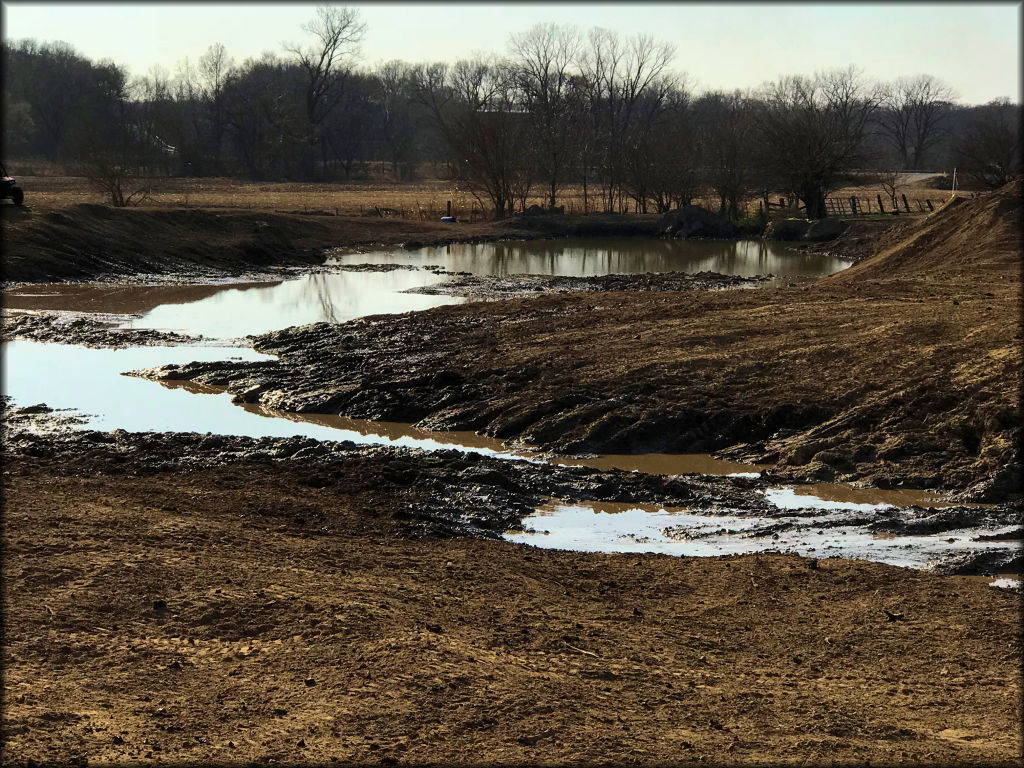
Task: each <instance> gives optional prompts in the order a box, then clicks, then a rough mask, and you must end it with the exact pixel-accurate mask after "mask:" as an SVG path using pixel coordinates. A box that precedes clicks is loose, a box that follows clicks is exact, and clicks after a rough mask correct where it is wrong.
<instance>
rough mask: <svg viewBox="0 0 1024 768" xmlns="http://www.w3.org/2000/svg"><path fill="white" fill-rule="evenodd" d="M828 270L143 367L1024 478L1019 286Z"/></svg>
mask: <svg viewBox="0 0 1024 768" xmlns="http://www.w3.org/2000/svg"><path fill="white" fill-rule="evenodd" d="M840 274H842V273H840ZM1010 278H1012V276H1010ZM831 279H832V278H828V279H826V280H823V281H819V282H818V283H816V284H814V285H813V286H810V287H808V286H804V287H803V288H795V289H793V288H781V289H761V290H757V291H730V292H726V293H720V292H699V291H679V292H666V291H649V292H643V291H641V292H637V291H632V292H625V291H622V292H617V291H608V292H602V293H600V294H597V293H571V294H561V295H559V294H553V295H541V296H537V297H534V298H530V299H513V300H509V301H505V302H500V303H491V304H489V305H488V306H487V308H486V310H485V311H482V310H481V309H480V308H478V307H477V306H473V305H461V306H453V307H442V308H438V309H434V310H430V311H427V312H420V313H412V314H407V315H401V316H389V317H384V316H378V317H371V318H363V319H360V320H355V321H352V322H349V323H345V324H341V325H330V324H325V323H320V324H314V325H309V326H304V327H300V328H291V329H285V330H283V331H278V332H273V333H269V334H265V335H262V336H258V337H255V338H253V339H252V342H253V343H254V345H255V348H256V349H257V350H259V351H262V352H266V353H271V354H274V355H277V356H278V359H277V360H275V361H272V362H267V363H260V364H233V363H225V364H223V365H218V364H202V365H196V366H187V365H186V366H170V367H167V368H163V369H159V368H158V369H152V370H148V371H142V372H140V374H139V375H143V376H147V377H151V378H154V379H157V380H160V379H188V380H195V381H198V382H201V383H206V384H214V385H219V386H226V387H228V390H229V391H230V392H232V393H233V395H234V396H235V398H236V400H237V401H238V402H248V403H259V404H262V405H266V406H268V407H272V408H275V409H280V410H289V411H296V412H300V413H306V412H315V413H333V414H342V415H346V416H350V417H356V418H369V419H379V420H385V421H401V422H407V423H414V424H417V425H418V426H421V427H425V428H430V429H455V430H474V431H481V432H483V433H485V434H488V435H491V436H494V437H498V438H502V439H510V440H512V441H513V442H514V441H516V440H520V441H523V442H526V443H529V444H532V445H536V446H539V447H541V448H543V449H549V450H553V451H556V452H558V453H562V454H572V453H580V452H590V453H711V452H715V451H720V452H722V454H721V456H722V458H728V459H734V460H739V461H746V462H748V463H768V464H772V465H773V468H774V471H775V472H776V473H777V475H778V477H779V478H780V479H785V480H788V481H790V482H832V481H839V482H851V481H866V482H870V483H871V484H873V485H875V486H877V487H880V488H924V489H934V490H958V491H960V490H962V491H965V495H964V496H963V497H962V500H964V501H998V500H1000V499H1002V498H1007V497H1009V496H1012V495H1014V494H1017V493H1019V492H1020V476H1019V470H1018V468H1017V466H1016V465H1015V464H1013V459H1014V448H1013V445H1014V440H1015V437H1014V436H1015V434H1017V430H1018V422H1017V420H1016V416H1015V414H1016V402H1017V397H1016V385H1015V382H1016V371H1018V370H1019V366H1020V349H1019V339H1018V338H1017V334H1019V331H1018V329H1017V316H1018V314H1019V310H1020V299H1019V295H1018V293H1017V291H1016V282H1015V281H1013V280H1012V279H1008V280H1007V281H1005V282H1004V283H1003V284H1002V285H995V286H993V285H989V284H986V285H985V286H984V287H985V288H993V289H994V290H992V291H985V290H982V289H981V287H980V286H976V285H971V284H956V285H947V284H938V283H930V282H925V283H923V284H914V283H912V282H907V281H901V282H899V283H898V284H892V283H888V282H886V281H874V282H867V281H866V282H865V283H864V284H862V285H859V286H857V287H856V289H855V290H849V289H840V288H838V287H833V286H831V285H829V281H830V280H831ZM986 294H991V295H986ZM954 302H955V303H954ZM880 349H884V350H885V351H886V354H885V355H884V357H879V355H878V352H879V350H880ZM836 360H841V361H843V364H842V365H840V366H836V365H834V364H833V363H834V361H836ZM957 366H960V368H959V369H958V370H960V372H961V373H960V374H959V375H958V376H956V377H950V376H949V374H948V372H949V371H950V370H952V369H953V368H956V367H957ZM726 449H728V450H726Z"/></svg>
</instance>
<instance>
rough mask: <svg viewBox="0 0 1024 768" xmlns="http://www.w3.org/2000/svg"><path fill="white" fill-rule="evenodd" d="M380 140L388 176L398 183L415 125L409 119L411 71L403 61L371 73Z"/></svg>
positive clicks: (405, 171) (407, 161) (410, 149)
mask: <svg viewBox="0 0 1024 768" xmlns="http://www.w3.org/2000/svg"><path fill="white" fill-rule="evenodd" d="M375 75H376V78H377V90H376V93H375V94H374V98H375V101H376V105H377V114H378V126H379V129H380V137H381V140H382V143H383V144H384V146H385V149H386V151H387V154H388V159H389V161H390V163H391V174H392V176H393V177H394V179H395V180H396V181H402V180H403V179H404V178H406V177H407V176H408V175H409V174H408V166H409V164H410V160H411V158H412V152H413V149H414V147H415V144H416V125H415V123H414V121H413V116H412V99H413V93H412V88H413V68H412V67H411V66H410V65H408V64H406V63H405V62H404V61H398V60H397V59H396V60H394V61H389V62H386V63H384V64H381V65H380V67H378V68H377V71H376V72H375Z"/></svg>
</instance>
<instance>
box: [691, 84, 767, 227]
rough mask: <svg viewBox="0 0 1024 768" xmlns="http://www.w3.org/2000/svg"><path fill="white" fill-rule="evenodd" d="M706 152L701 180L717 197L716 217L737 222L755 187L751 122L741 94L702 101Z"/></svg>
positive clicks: (717, 94) (748, 105)
mask: <svg viewBox="0 0 1024 768" xmlns="http://www.w3.org/2000/svg"><path fill="white" fill-rule="evenodd" d="M698 109H699V111H700V114H701V117H702V128H703V138H704V141H703V146H704V148H705V159H706V163H705V172H704V178H705V180H706V181H707V183H708V185H709V186H710V188H711V189H713V190H714V191H715V193H716V194H717V195H718V200H719V213H720V214H722V215H723V216H728V217H729V218H730V219H732V220H734V221H735V220H737V219H739V218H740V208H741V203H742V202H743V201H744V200H745V199H746V196H747V193H748V192H749V191H750V190H751V189H752V187H753V185H754V173H753V172H754V165H755V164H754V162H753V152H752V150H753V137H754V122H753V119H752V107H751V103H750V101H749V100H748V99H747V98H746V97H744V96H743V95H742V94H740V93H738V92H735V93H722V92H714V91H713V92H711V93H707V94H705V95H704V96H702V97H701V99H700V101H699V103H698Z"/></svg>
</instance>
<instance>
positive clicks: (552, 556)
mask: <svg viewBox="0 0 1024 768" xmlns="http://www.w3.org/2000/svg"><path fill="white" fill-rule="evenodd" d="M32 410H35V411H36V412H35V413H32V412H30V411H32ZM53 416H54V415H53V414H47V413H46V412H45V409H44V408H37V409H19V410H17V411H16V412H13V413H9V414H6V418H5V419H4V423H5V425H6V428H7V429H8V433H7V436H6V437H5V440H4V441H3V446H4V451H5V454H4V456H3V459H4V462H3V469H4V475H3V480H4V512H5V520H4V549H5V558H4V568H3V572H2V577H3V586H4V589H3V608H4V618H5V621H4V629H3V643H4V646H3V647H4V682H5V692H4V755H5V762H9V763H11V764H28V763H29V761H35V762H37V763H43V762H46V763H50V762H53V763H60V764H68V763H74V764H83V763H85V762H93V763H115V762H131V763H144V764H150V763H155V762H157V761H160V762H170V763H173V764H180V763H185V762H202V763H209V762H218V763H229V762H230V763H233V762H244V763H256V762H270V761H282V762H290V763H294V762H302V763H310V764H326V763H330V762H332V761H335V762H340V763H349V764H351V763H356V764H396V763H408V764H417V765H418V764H441V763H444V764H452V763H458V764H479V763H480V762H482V761H485V762H488V763H503V764H510V763H517V764H522V763H538V762H557V763H569V762H579V761H581V760H582V761H586V762H587V763H594V764H609V765H612V764H614V765H618V764H623V763H627V762H629V763H641V764H652V765H666V764H681V763H688V762H710V763H712V764H723V763H729V764H763V763H764V761H765V760H768V759H771V760H777V761H783V762H785V761H800V762H805V763H812V764H819V763H822V762H825V761H835V760H837V759H838V760H841V761H843V762H857V763H862V762H867V761H869V760H870V761H871V762H873V763H900V764H908V763H909V764H921V765H934V764H944V765H980V764H984V765H1012V764H1013V763H1014V761H1015V760H1016V758H1017V755H1018V751H1019V745H1020V699H1019V694H1020V672H1019V648H1020V623H1019V596H1017V595H1016V594H1013V593H1010V592H1006V591H1004V590H997V589H991V588H990V587H989V586H988V584H987V582H984V581H981V580H978V579H976V578H973V577H945V576H938V575H934V574H928V573H923V572H918V571H909V570H907V569H902V568H894V567H891V566H885V565H880V564H876V563H865V562H856V561H848V560H838V559H824V560H808V559H806V558H802V557H798V556H795V555H780V554H761V555H747V556H742V557H704V558H692V557H683V558H678V557H665V556H659V555H645V554H625V555H603V554H588V553H579V552H559V551H549V550H543V549H537V548H526V547H523V546H521V545H514V544H511V543H508V542H503V541H497V540H494V535H495V534H496V531H495V530H493V529H491V528H489V527H487V526H485V525H481V524H480V521H477V520H474V519H473V516H474V515H476V516H477V517H479V518H480V520H482V521H490V522H501V523H502V524H503V523H504V520H505V517H504V516H507V515H508V514H509V512H508V510H509V509H512V510H515V509H516V505H518V504H521V503H523V502H528V501H532V500H533V499H534V498H535V496H536V495H540V493H541V492H550V491H560V492H561V491H565V492H566V493H570V494H571V493H577V494H578V495H580V496H595V497H602V498H605V497H623V496H624V495H626V494H628V495H632V496H634V497H646V496H659V495H660V496H664V497H666V498H668V497H670V496H671V495H673V494H675V495H679V496H681V495H683V493H684V492H685V493H687V494H691V493H692V494H696V495H697V496H701V497H704V498H705V499H706V500H707V501H708V502H709V503H710V504H712V505H713V504H714V503H716V500H717V499H722V498H726V497H728V498H729V503H730V504H737V503H738V504H740V505H742V504H743V503H744V501H743V500H744V499H746V500H749V499H750V498H751V493H752V492H754V491H753V489H755V487H756V486H757V485H758V483H757V481H753V480H751V479H742V478H741V479H731V480H721V481H716V482H714V483H712V484H703V483H697V484H693V483H691V482H690V479H688V478H676V479H669V478H650V477H643V478H641V477H636V476H635V475H634V474H633V473H601V472H591V471H584V470H579V469H572V470H553V469H552V468H550V467H546V466H543V465H540V466H532V465H527V464H525V463H523V464H519V463H512V462H505V463H504V464H502V465H501V466H498V465H496V464H494V463H492V462H489V461H487V460H486V459H480V460H476V461H474V460H473V458H472V457H467V456H465V455H453V454H447V453H439V454H432V455H430V456H426V455H417V454H414V453H412V452H403V451H391V450H366V449H354V448H352V447H351V446H345V445H332V444H330V443H319V442H316V441H302V440H287V439H285V440H266V441H254V440H247V439H232V438H222V437H218V436H215V435H197V434H191V435H189V434H173V435H172V434H134V435H129V434H127V433H110V432H106V433H104V432H95V431H90V430H87V431H83V432H81V433H70V432H67V431H62V430H51V433H50V435H49V436H48V437H46V436H40V435H38V434H35V433H34V432H33V430H35V429H38V428H40V427H41V426H42V424H41V422H44V421H46V420H48V419H50V418H53ZM57 416H60V414H57ZM630 475H632V477H630ZM605 484H608V485H607V487H605ZM485 497H486V498H485ZM608 503H613V502H608ZM453 536H454V538H453ZM254 565H255V567H254ZM482 758H483V759H482Z"/></svg>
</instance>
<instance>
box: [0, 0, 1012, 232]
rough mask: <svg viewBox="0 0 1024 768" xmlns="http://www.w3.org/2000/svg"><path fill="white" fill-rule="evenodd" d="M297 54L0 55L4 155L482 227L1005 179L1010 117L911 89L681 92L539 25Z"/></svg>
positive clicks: (346, 30) (837, 79)
mask: <svg viewBox="0 0 1024 768" xmlns="http://www.w3.org/2000/svg"><path fill="white" fill-rule="evenodd" d="M302 28H303V31H304V32H305V33H306V35H307V44H306V45H305V46H304V47H302V46H299V47H285V48H283V49H282V50H281V51H280V52H277V53H275V52H266V53H264V54H263V55H261V56H260V57H258V58H251V59H247V60H245V61H243V62H241V63H237V62H236V61H235V60H234V59H232V57H231V56H230V54H229V52H228V51H227V50H225V48H224V46H222V45H219V44H216V45H213V46H211V47H210V48H209V49H208V50H207V52H206V53H205V54H204V55H203V56H202V57H201V58H200V59H199V60H198V61H197V62H189V61H188V60H185V61H183V62H181V63H180V64H179V65H178V68H177V71H176V72H175V73H174V74H173V75H171V74H170V73H164V72H159V71H153V72H151V73H150V74H149V75H146V76H142V77H135V78H132V77H129V75H128V72H127V70H126V69H125V67H123V66H121V65H119V64H117V63H115V62H112V61H106V60H104V61H99V62H94V61H91V60H90V59H88V58H87V57H85V56H82V55H80V54H79V53H77V52H76V51H75V50H74V49H73V48H71V47H70V46H68V45H66V44H64V43H59V42H55V43H42V42H37V41H35V40H19V41H10V42H5V43H4V45H3V62H2V63H3V83H4V85H3V87H4V91H3V96H4V114H5V118H6V119H5V120H4V142H5V145H4V154H5V158H6V159H7V160H12V159H18V160H19V161H25V160H29V159H36V160H46V161H51V162H53V163H56V164H59V165H60V166H62V167H65V168H68V169H73V170H75V171H76V172H78V173H81V174H83V175H87V176H90V177H92V178H96V179H100V180H102V179H104V178H108V179H109V178H111V177H139V178H143V177H157V176H161V175H163V176H166V175H179V176H211V175H216V176H232V177H239V178H247V179H253V180H307V181H349V180H359V179H373V180H382V179H387V180H394V181H407V180H413V179H415V178H417V176H419V175H423V174H424V173H426V172H428V171H427V169H430V170H429V172H430V173H432V174H436V175H439V176H441V177H443V178H450V179H454V180H458V181H459V182H460V183H462V184H464V185H465V188H466V189H468V190H470V191H472V192H473V193H474V194H476V195H477V196H478V197H479V198H480V199H481V200H482V201H484V202H485V203H486V204H487V205H489V206H490V207H491V208H493V211H494V213H495V215H496V216H502V215H505V214H508V213H511V212H512V211H514V210H519V209H522V208H523V207H524V206H525V205H526V200H527V198H528V197H530V196H538V195H539V196H542V197H543V198H544V199H546V200H547V203H548V205H549V206H550V207H556V206H558V204H559V200H560V194H561V193H562V192H563V191H564V190H565V189H566V188H568V187H570V186H572V187H573V188H574V189H576V190H579V189H580V188H581V187H582V190H583V194H584V196H586V198H587V199H588V200H589V205H590V208H591V209H595V210H620V209H621V207H622V201H624V200H626V201H631V202H632V204H633V205H632V208H633V210H637V211H641V212H656V211H665V210H668V209H670V208H673V207H677V206H680V205H685V204H688V203H689V202H690V201H691V200H693V199H694V198H696V197H698V196H701V197H709V196H710V197H713V198H714V199H716V200H717V201H719V207H720V211H721V213H723V214H725V215H729V216H731V217H732V218H734V219H735V218H738V217H740V216H741V215H742V212H743V210H744V206H743V202H744V201H745V200H748V199H751V198H754V197H760V196H766V195H767V194H768V192H769V191H776V192H778V191H784V192H788V193H790V194H791V195H793V196H794V197H795V198H797V199H799V200H800V201H802V202H803V204H804V205H805V206H806V210H807V214H808V215H809V216H811V217H816V216H819V215H824V210H825V202H824V199H825V197H826V195H828V194H829V193H830V192H831V191H833V190H835V189H836V188H837V187H839V186H841V185H842V183H843V182H844V181H846V180H847V179H848V178H849V174H850V173H851V172H852V171H855V170H856V171H864V170H873V171H877V172H878V173H879V174H880V175H881V176H882V177H883V178H884V177H885V175H886V174H888V175H889V177H890V178H892V177H894V176H895V174H898V173H900V172H905V171H912V170H950V169H952V168H953V167H954V166H956V167H957V168H958V172H959V173H960V174H961V175H963V176H966V177H970V178H972V179H973V181H974V182H975V183H976V184H980V185H984V186H987V187H996V186H1000V185H1002V184H1004V183H1005V182H1006V181H1008V180H1009V179H1010V178H1011V177H1012V176H1013V175H1014V174H1016V173H1018V172H1019V170H1020V140H1019V139H1020V119H1021V107H1020V105H1017V104H1013V103H1011V102H1009V101H1006V100H1002V101H995V102H991V103H988V104H984V105H966V104H961V103H958V102H957V99H956V94H955V93H954V92H953V91H952V90H951V88H950V87H949V86H948V85H946V84H945V83H943V82H942V81H940V80H939V79H937V78H935V77H932V76H929V75H916V76H913V77H900V78H897V79H895V80H893V81H891V82H882V83H878V82H869V81H867V80H866V79H865V78H864V77H863V76H862V74H861V73H860V72H859V71H858V70H857V69H855V68H853V67H851V68H849V69H846V70H833V71H827V72H819V73H816V74H813V75H792V76H787V77H782V78H780V79H778V80H777V81H775V82H771V83H767V84H764V85H762V86H760V87H758V88H755V89H751V90H746V91H742V92H741V91H734V92H722V91H702V92H697V91H696V90H694V89H693V88H691V87H690V86H689V85H688V83H687V79H686V77H685V76H684V75H682V74H679V73H678V72H676V71H674V70H672V69H671V67H670V65H671V62H672V60H673V59H674V56H675V51H674V50H673V47H672V46H670V45H668V44H665V43H661V42H658V41H656V40H655V39H654V38H653V37H650V36H637V37H632V38H625V37H622V36H620V35H618V34H616V33H615V32H611V31H608V30H605V29H599V28H595V29H592V30H590V31H589V32H581V31H579V30H577V29H576V28H574V27H565V26H558V25H551V24H541V25H537V26H535V27H533V28H532V29H530V30H527V31H525V32H522V33H519V34H514V35H512V36H511V39H510V41H509V49H508V51H509V52H508V54H507V55H504V56H491V57H487V58H475V59H468V60H461V61H458V62H455V63H454V64H448V63H435V64H408V63H406V62H403V61H397V60H396V61H390V62H387V63H384V64H381V65H379V66H377V67H375V68H368V67H366V66H363V65H361V64H360V62H359V60H358V57H357V55H356V53H355V51H356V50H357V46H358V43H359V41H360V39H361V38H362V36H363V34H364V32H365V26H364V24H363V23H362V21H361V20H360V17H359V14H358V12H357V11H354V10H351V9H346V8H340V7H323V8H320V9H319V10H318V11H317V12H316V15H315V17H314V18H313V19H312V20H311V21H310V22H309V23H307V24H305V25H304V26H303V27H302Z"/></svg>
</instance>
